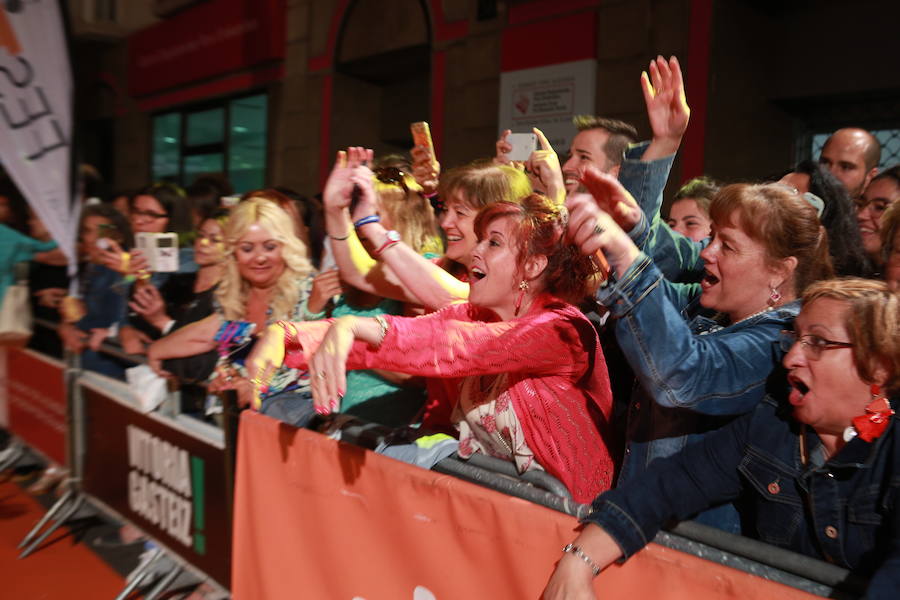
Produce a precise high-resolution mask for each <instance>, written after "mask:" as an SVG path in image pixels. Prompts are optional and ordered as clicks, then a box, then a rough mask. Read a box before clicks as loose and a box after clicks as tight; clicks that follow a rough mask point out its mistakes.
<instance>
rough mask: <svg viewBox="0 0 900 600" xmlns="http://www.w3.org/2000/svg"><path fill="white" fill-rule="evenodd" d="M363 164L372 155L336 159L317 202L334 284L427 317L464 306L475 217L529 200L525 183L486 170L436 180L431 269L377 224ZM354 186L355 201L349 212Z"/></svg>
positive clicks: (509, 172)
mask: <svg viewBox="0 0 900 600" xmlns="http://www.w3.org/2000/svg"><path fill="white" fill-rule="evenodd" d="M371 159H372V151H371V150H367V149H364V148H359V147H353V148H350V149H349V150H348V152H347V153H344V152H340V153H338V158H337V161H336V162H335V165H334V169H333V170H332V172H331V176H330V177H329V178H328V182H327V183H326V184H325V190H324V191H323V194H322V195H323V202H324V205H325V226H326V229H327V231H328V237H329V239H330V244H331V248H332V251H333V252H334V257H335V261H336V262H337V264H338V267H339V268H340V271H341V278H342V279H343V280H344V281H346V282H347V283H349V284H350V285H352V286H354V287H356V288H358V289H361V290H363V291H366V292H369V293H372V294H377V295H379V296H384V297H385V298H393V299H396V300H400V301H403V302H407V303H410V304H415V305H420V306H424V307H425V309H426V310H429V311H433V310H438V309H440V308H443V307H444V306H447V305H449V304H453V303H455V302H461V301H464V300H466V299H467V298H468V297H469V284H468V269H469V263H470V262H471V260H472V250H473V249H474V247H475V244H476V242H477V239H476V236H475V230H474V223H475V215H476V214H477V213H478V210H479V209H480V208H482V207H483V206H485V205H487V204H490V203H493V202H497V201H499V200H507V201H515V200H517V199H519V198H523V197H525V196H527V195H528V194H530V193H531V186H530V184H529V183H528V179H527V177H525V175H524V174H522V173H521V172H519V171H517V170H516V169H514V168H512V167H505V166H497V165H492V164H485V165H475V164H473V165H468V166H464V167H459V168H457V169H453V170H451V171H449V172H448V173H447V174H446V175H443V176H442V177H441V183H440V188H439V189H440V196H441V198H442V199H443V201H444V203H445V206H446V210H445V211H444V214H443V216H442V218H441V224H440V226H441V228H442V229H443V230H444V234H445V236H446V239H447V248H446V250H445V252H444V255H443V256H442V257H441V258H440V259H436V264H435V262H432V261H430V260H428V259H427V258H425V257H424V256H423V254H425V253H426V252H427V250H426V251H425V252H423V251H421V250H417V249H416V246H415V243H413V244H410V243H409V242H408V241H407V239H406V238H403V237H402V236H401V238H400V239H399V240H397V239H396V236H394V235H393V234H394V233H395V232H393V231H391V227H393V226H396V223H391V222H387V223H385V222H384V218H385V216H384V215H382V214H380V213H379V212H378V211H379V207H378V200H379V199H378V198H376V197H375V196H376V194H375V193H370V190H371V188H372V185H371V180H372V177H373V174H372V172H371V171H369V170H368V169H367V168H365V167H364V166H361V165H364V164H366V163H368V162H370V161H371ZM403 181H406V179H404V180H403ZM381 184H382V185H384V184H385V182H384V177H382V180H381ZM354 185H356V186H358V187H359V188H360V189H361V190H362V192H363V193H362V194H360V196H361V199H360V201H359V202H358V203H357V204H356V205H355V206H351V204H352V203H351V197H352V195H351V191H352V190H353V188H354ZM376 192H377V190H376ZM351 208H352V209H353V211H352V214H351ZM357 236H359V237H357ZM361 237H364V238H366V239H367V240H368V241H369V243H370V244H371V246H372V254H371V255H370V254H369V253H368V252H366V251H365V250H364V248H363V246H362V244H361V243H360V238H361ZM397 241H400V242H402V243H396V242H397ZM389 248H393V249H392V250H390V251H388V249H389ZM372 256H374V257H375V259H373V258H372ZM376 259H377V260H376Z"/></svg>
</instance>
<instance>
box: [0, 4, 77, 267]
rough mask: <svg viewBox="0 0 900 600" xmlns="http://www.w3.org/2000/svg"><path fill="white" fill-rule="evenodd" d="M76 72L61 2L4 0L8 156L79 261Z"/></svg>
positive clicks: (1, 29) (0, 126)
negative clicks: (74, 166)
mask: <svg viewBox="0 0 900 600" xmlns="http://www.w3.org/2000/svg"><path fill="white" fill-rule="evenodd" d="M71 153H72V74H71V71H70V68H69V52H68V48H67V46H66V35H65V30H64V28H63V21H62V15H61V14H60V8H59V3H58V0H0V162H2V164H3V168H4V169H5V170H6V172H7V173H8V174H9V175H10V177H12V180H13V181H14V182H15V184H16V185H17V186H18V188H19V190H20V191H21V192H22V195H24V196H25V199H26V200H27V201H28V204H29V205H31V207H32V208H33V209H34V211H35V212H36V213H37V215H38V216H39V217H40V218H41V220H42V221H43V222H44V225H45V226H46V227H47V230H48V231H49V232H50V234H51V235H52V236H53V239H55V240H56V242H57V243H58V244H59V246H60V248H61V249H62V250H63V252H65V253H66V256H68V258H69V268H70V270H72V269H73V268H74V265H75V263H76V259H75V238H76V233H77V232H76V229H77V223H76V221H77V219H78V213H79V207H78V206H77V204H75V203H73V201H72V198H73V195H74V190H73V189H72V183H71V182H72V179H71V176H70V170H71Z"/></svg>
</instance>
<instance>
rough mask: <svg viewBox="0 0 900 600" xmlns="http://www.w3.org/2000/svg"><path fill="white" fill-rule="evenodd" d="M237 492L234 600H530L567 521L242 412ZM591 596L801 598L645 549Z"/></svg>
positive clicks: (716, 567) (567, 529)
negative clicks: (477, 599)
mask: <svg viewBox="0 0 900 600" xmlns="http://www.w3.org/2000/svg"><path fill="white" fill-rule="evenodd" d="M239 431H240V440H239V443H238V466H237V477H236V483H235V504H234V515H235V520H234V540H233V544H232V547H233V554H232V595H233V597H234V598H235V599H236V600H249V599H253V598H266V599H267V600H278V599H281V598H284V599H288V598H290V599H294V598H329V599H342V600H406V599H409V600H413V599H414V598H415V599H417V600H426V599H429V600H451V599H457V598H490V599H491V600H505V599H510V600H513V599H514V600H522V599H537V598H539V597H540V594H541V591H542V590H543V588H544V585H545V584H546V582H547V579H548V578H549V577H550V573H551V572H552V570H553V566H554V564H555V562H556V561H557V560H558V559H559V557H560V550H561V548H562V547H563V545H565V544H566V543H567V542H569V541H571V540H572V538H573V537H574V535H575V534H574V528H575V526H576V525H577V522H576V520H575V519H574V518H573V517H570V516H568V515H565V514H562V513H559V512H556V511H553V510H550V509H548V508H544V507H542V506H539V505H536V504H533V503H531V502H527V501H525V500H521V499H518V498H513V497H511V496H507V495H505V494H501V493H499V492H496V491H493V490H489V489H486V488H483V487H481V486H477V485H474V484H471V483H468V482H465V481H462V480H460V479H457V478H455V477H452V476H449V475H442V474H439V473H435V472H433V471H428V470H425V469H421V468H418V467H414V466H412V465H407V464H405V463H401V462H398V461H396V460H393V459H390V458H387V457H384V456H381V455H378V454H375V453H373V452H369V451H367V450H363V449H362V448H359V447H356V446H351V445H347V444H341V443H338V442H335V441H333V440H331V439H329V438H327V437H325V436H322V435H320V434H317V433H313V432H310V431H307V430H302V429H301V430H298V429H294V428H292V427H289V426H287V425H284V424H282V423H279V422H278V421H275V420H272V419H270V418H268V417H265V416H262V415H259V414H257V413H251V412H249V411H246V412H244V414H243V416H242V418H241V425H240V429H239ZM596 589H597V591H598V593H599V592H601V591H602V596H600V597H602V598H607V599H609V598H628V599H629V600H632V599H634V598H662V597H665V598H667V599H672V598H676V599H679V598H684V599H685V600H688V599H690V600H704V599H707V598H742V599H759V600H762V599H766V600H771V599H778V598H783V599H789V598H790V599H793V598H812V597H814V596H811V595H809V594H806V593H804V592H800V591H798V590H795V589H793V588H789V587H787V586H783V585H781V584H777V583H773V582H770V581H766V580H763V579H760V578H758V577H755V576H753V575H749V574H747V573H744V572H743V571H738V570H735V569H731V568H729V567H725V566H723V565H720V564H717V563H712V562H708V561H706V560H703V559H701V558H697V557H696V556H693V555H690V554H685V553H682V552H678V551H676V550H671V549H668V548H665V547H662V546H657V545H650V546H649V547H648V548H647V549H646V550H644V551H643V552H641V553H639V554H638V555H637V556H635V557H633V558H632V559H631V560H629V561H628V562H627V563H626V564H625V565H623V566H613V567H611V568H609V569H607V570H606V571H604V572H603V573H602V574H601V575H600V576H599V577H598V578H597V579H596Z"/></svg>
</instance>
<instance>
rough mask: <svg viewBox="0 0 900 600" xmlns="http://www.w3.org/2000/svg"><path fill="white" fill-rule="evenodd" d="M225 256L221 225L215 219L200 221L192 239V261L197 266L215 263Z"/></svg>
mask: <svg viewBox="0 0 900 600" xmlns="http://www.w3.org/2000/svg"><path fill="white" fill-rule="evenodd" d="M224 258H225V238H224V234H223V232H222V227H221V225H219V222H218V221H216V220H215V219H206V220H205V221H203V222H202V223H200V228H199V229H198V230H197V239H195V240H194V262H196V263H197V265H198V266H201V267H206V266H209V265H215V264H218V263H220V262H222V260H223V259H224Z"/></svg>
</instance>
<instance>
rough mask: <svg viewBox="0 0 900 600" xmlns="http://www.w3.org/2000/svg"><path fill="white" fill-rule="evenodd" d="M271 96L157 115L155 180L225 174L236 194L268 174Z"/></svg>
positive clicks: (258, 185)
mask: <svg viewBox="0 0 900 600" xmlns="http://www.w3.org/2000/svg"><path fill="white" fill-rule="evenodd" d="M267 123H268V98H267V97H266V95H265V94H257V95H253V96H243V97H240V98H233V99H229V100H225V101H221V102H217V103H215V104H206V105H204V106H202V107H193V108H189V109H184V110H179V111H175V112H167V113H161V114H158V115H156V116H154V117H153V160H152V167H151V169H152V177H153V181H161V180H166V181H174V182H176V183H178V184H180V185H190V184H191V183H193V181H194V180H195V179H196V178H197V176H199V175H203V174H206V173H224V174H225V175H226V176H227V177H228V179H229V180H230V181H231V184H232V185H233V186H234V189H235V192H236V193H243V192H246V191H248V190H253V189H258V188H261V187H263V185H264V184H265V179H266V144H267V139H266V137H267V135H266V134H267V129H268V127H267Z"/></svg>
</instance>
